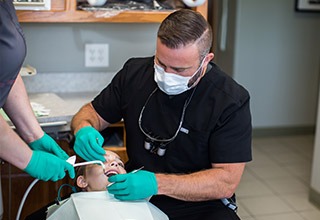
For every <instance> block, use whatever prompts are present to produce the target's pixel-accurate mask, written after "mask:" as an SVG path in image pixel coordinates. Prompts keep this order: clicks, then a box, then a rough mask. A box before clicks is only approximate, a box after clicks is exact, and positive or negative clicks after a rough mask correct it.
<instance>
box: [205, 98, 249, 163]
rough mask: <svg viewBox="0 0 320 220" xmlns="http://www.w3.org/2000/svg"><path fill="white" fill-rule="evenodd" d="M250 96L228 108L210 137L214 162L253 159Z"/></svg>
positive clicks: (211, 155) (234, 161)
mask: <svg viewBox="0 0 320 220" xmlns="http://www.w3.org/2000/svg"><path fill="white" fill-rule="evenodd" d="M251 134H252V127H251V114H250V108H249V96H248V98H247V99H246V100H245V101H244V102H243V103H238V104H233V105H232V106H230V107H229V108H227V109H226V110H225V111H224V113H223V114H222V116H221V117H220V120H219V122H218V123H217V126H216V128H215V130H214V132H213V134H212V135H211V137H210V140H209V141H210V146H211V148H210V158H211V162H212V163H238V162H248V161H251V160H252V156H251Z"/></svg>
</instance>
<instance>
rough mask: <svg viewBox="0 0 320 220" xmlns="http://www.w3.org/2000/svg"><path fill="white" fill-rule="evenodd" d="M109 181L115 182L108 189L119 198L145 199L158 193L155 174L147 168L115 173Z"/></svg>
mask: <svg viewBox="0 0 320 220" xmlns="http://www.w3.org/2000/svg"><path fill="white" fill-rule="evenodd" d="M108 181H109V182H115V183H114V184H112V185H111V186H109V187H107V189H108V191H109V193H111V194H114V197H115V198H117V199H119V200H139V199H145V198H147V197H149V196H153V195H156V194H157V193H158V184H157V179H156V176H155V174H154V173H152V172H149V171H145V170H140V171H138V172H136V173H127V174H118V175H114V176H111V177H109V179H108Z"/></svg>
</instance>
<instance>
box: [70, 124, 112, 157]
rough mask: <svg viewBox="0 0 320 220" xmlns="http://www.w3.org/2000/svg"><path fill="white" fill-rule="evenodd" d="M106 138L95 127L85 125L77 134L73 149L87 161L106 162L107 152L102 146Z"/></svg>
mask: <svg viewBox="0 0 320 220" xmlns="http://www.w3.org/2000/svg"><path fill="white" fill-rule="evenodd" d="M103 142H104V138H103V137H102V135H101V134H100V133H99V131H97V130H96V129H94V128H93V127H90V126H88V127H83V128H81V129H80V130H79V131H78V132H77V133H76V135H75V142H74V146H73V149H74V151H75V152H76V153H77V154H78V155H79V156H80V157H82V158H83V159H85V160H87V161H91V160H100V161H102V162H104V161H105V160H106V159H105V158H104V157H103V155H104V154H105V153H106V152H105V150H104V149H103V148H102V144H103Z"/></svg>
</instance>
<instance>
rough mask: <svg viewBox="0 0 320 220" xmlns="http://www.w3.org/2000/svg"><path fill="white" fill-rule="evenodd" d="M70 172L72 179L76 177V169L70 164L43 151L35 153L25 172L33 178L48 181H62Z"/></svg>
mask: <svg viewBox="0 0 320 220" xmlns="http://www.w3.org/2000/svg"><path fill="white" fill-rule="evenodd" d="M65 170H67V171H68V173H69V176H70V178H72V179H73V178H74V177H75V173H74V168H73V166H72V165H71V164H69V163H68V162H66V161H64V160H62V159H60V158H59V157H56V156H54V155H53V154H50V153H47V152H43V151H33V154H32V157H31V160H30V162H29V164H28V166H27V167H26V168H25V169H24V171H25V172H26V173H28V174H30V175H31V176H33V177H35V178H37V179H40V180H44V181H48V180H52V181H57V180H59V179H62V178H63V177H64V176H65V175H66V173H65Z"/></svg>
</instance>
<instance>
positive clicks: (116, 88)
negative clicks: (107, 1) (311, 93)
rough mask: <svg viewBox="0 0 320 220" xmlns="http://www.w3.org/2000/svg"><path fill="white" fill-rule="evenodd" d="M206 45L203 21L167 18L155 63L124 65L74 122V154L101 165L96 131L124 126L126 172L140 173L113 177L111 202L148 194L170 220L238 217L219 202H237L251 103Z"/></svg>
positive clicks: (180, 14) (184, 13) (193, 16)
mask: <svg viewBox="0 0 320 220" xmlns="http://www.w3.org/2000/svg"><path fill="white" fill-rule="evenodd" d="M211 43H212V32H211V28H210V26H209V24H208V23H207V21H206V20H205V19H204V18H203V17H202V15H201V14H199V13H197V12H194V11H192V10H188V9H182V10H178V11H176V12H174V13H172V14H170V15H169V16H168V17H167V18H166V19H165V20H164V21H163V22H162V23H161V25H160V27H159V30H158V37H157V45H156V53H155V56H154V57H146V58H132V59H129V60H128V61H127V62H126V63H125V64H124V67H123V68H122V69H121V70H120V71H119V72H118V73H117V74H116V76H115V77H114V78H113V80H112V82H111V83H110V84H109V85H108V86H107V87H106V88H105V89H104V90H103V91H102V92H101V93H100V94H99V95H98V96H97V97H95V99H94V100H93V101H92V102H91V103H89V104H87V105H85V106H84V107H83V108H82V109H81V110H80V111H79V112H78V113H77V114H76V115H75V117H74V118H73V121H72V129H73V132H74V134H75V145H74V150H75V151H76V153H77V154H79V155H80V156H81V157H83V158H84V159H87V160H92V159H100V158H101V154H102V151H101V146H100V145H99V144H97V141H96V139H97V138H102V137H101V135H100V133H99V131H102V130H103V129H105V128H106V127H108V125H109V124H110V123H115V122H117V121H120V120H121V119H123V120H124V123H125V128H126V134H127V136H126V137H127V153H128V157H129V161H128V162H127V164H126V169H127V171H128V172H130V171H131V170H134V169H137V168H139V167H140V166H142V165H143V166H144V167H145V170H142V171H138V172H136V173H127V174H118V175H115V176H112V177H110V178H109V182H114V184H113V185H111V186H109V187H108V191H109V193H112V194H114V196H115V198H118V199H120V200H137V199H143V198H147V197H150V196H152V198H151V200H150V202H152V203H153V204H154V205H156V206H157V207H158V208H160V209H161V210H162V211H163V212H165V213H166V214H167V215H168V216H169V218H170V219H171V220H172V219H173V220H198V219H215V220H219V219H221V220H226V219H239V217H238V216H237V214H236V213H235V212H234V211H233V210H232V209H231V208H229V207H228V206H225V205H224V204H223V203H222V201H221V199H223V198H231V199H232V200H235V194H234V193H235V190H236V188H237V186H238V184H239V182H240V179H241V176H242V173H243V170H244V167H245V164H246V162H248V161H250V160H251V114H250V109H249V99H250V97H249V94H248V92H247V91H246V90H245V89H244V88H243V87H242V86H240V85H239V84H238V83H236V82H235V81H234V80H233V79H232V78H231V77H229V76H228V75H227V74H225V73H224V72H223V71H222V70H221V69H220V68H219V67H218V66H217V65H216V64H215V63H213V62H211V60H212V58H213V57H214V54H213V53H211V52H210V47H211ZM99 142H100V143H102V141H99ZM100 151H101V152H100Z"/></svg>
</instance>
